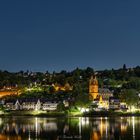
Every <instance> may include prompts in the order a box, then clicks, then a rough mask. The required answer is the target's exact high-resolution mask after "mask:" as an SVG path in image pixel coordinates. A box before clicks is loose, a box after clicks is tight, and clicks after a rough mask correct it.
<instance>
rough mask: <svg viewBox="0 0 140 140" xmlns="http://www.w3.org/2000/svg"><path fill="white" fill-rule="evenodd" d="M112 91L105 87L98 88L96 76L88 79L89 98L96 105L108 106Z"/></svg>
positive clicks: (100, 106) (99, 106)
mask: <svg viewBox="0 0 140 140" xmlns="http://www.w3.org/2000/svg"><path fill="white" fill-rule="evenodd" d="M112 96H113V93H112V92H111V91H110V90H109V89H107V88H99V85H98V80H97V78H96V76H91V78H90V80H89V98H90V100H92V101H93V102H94V103H96V104H97V105H98V108H105V109H108V108H109V98H110V97H112Z"/></svg>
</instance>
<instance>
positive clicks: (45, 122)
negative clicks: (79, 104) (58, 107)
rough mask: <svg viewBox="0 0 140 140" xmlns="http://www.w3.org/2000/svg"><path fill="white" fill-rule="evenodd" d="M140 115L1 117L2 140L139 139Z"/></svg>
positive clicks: (0, 133)
mask: <svg viewBox="0 0 140 140" xmlns="http://www.w3.org/2000/svg"><path fill="white" fill-rule="evenodd" d="M139 132H140V117H111V118H107V117H90V118H89V117H79V118H43V117H42V118H41V117H6V118H0V140H65V139H79V140H139V139H140V136H139Z"/></svg>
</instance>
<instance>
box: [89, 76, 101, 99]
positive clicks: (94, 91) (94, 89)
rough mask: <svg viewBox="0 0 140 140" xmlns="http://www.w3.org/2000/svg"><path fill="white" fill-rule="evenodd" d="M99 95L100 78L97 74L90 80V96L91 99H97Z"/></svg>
mask: <svg viewBox="0 0 140 140" xmlns="http://www.w3.org/2000/svg"><path fill="white" fill-rule="evenodd" d="M98 95H99V93H98V80H97V79H96V76H91V78H90V80H89V97H90V99H91V100H95V99H97V97H98Z"/></svg>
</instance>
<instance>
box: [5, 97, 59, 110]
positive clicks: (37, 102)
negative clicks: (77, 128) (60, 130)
mask: <svg viewBox="0 0 140 140" xmlns="http://www.w3.org/2000/svg"><path fill="white" fill-rule="evenodd" d="M58 104H59V102H53V101H48V100H46V99H20V100H12V101H11V100H9V101H5V103H4V105H3V106H4V107H5V108H6V109H7V110H36V111H37V110H43V111H55V110H56V109H57V106H58Z"/></svg>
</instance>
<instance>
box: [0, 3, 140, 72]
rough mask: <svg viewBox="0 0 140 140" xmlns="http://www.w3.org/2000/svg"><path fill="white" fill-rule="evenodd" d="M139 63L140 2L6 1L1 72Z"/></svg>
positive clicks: (0, 6) (0, 17)
mask: <svg viewBox="0 0 140 140" xmlns="http://www.w3.org/2000/svg"><path fill="white" fill-rule="evenodd" d="M139 61H140V1H134V0H63V1H62V0H1V1H0V69H1V70H8V71H19V70H32V71H46V70H49V71H60V70H64V69H65V70H68V71H70V70H73V69H75V68H76V67H79V68H86V67H88V66H89V67H93V68H94V69H95V70H101V69H111V68H120V67H122V66H123V64H126V66H127V67H133V66H137V65H139V64H140V63H139Z"/></svg>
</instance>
